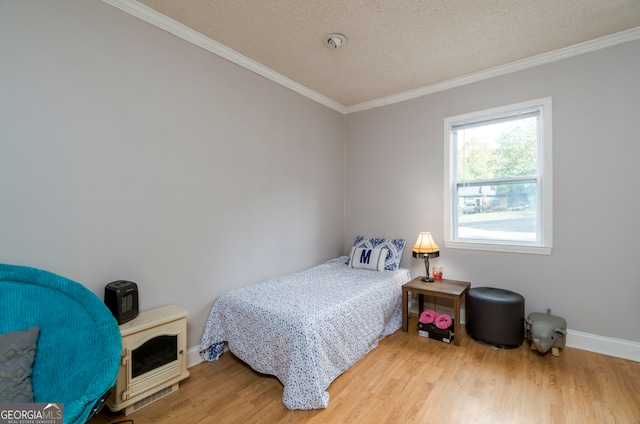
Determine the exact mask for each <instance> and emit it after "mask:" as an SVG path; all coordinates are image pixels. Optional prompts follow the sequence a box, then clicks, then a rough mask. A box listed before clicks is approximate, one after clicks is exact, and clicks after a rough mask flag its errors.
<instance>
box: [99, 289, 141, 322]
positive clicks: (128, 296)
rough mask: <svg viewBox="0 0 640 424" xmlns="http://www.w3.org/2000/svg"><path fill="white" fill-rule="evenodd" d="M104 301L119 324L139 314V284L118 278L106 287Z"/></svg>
mask: <svg viewBox="0 0 640 424" xmlns="http://www.w3.org/2000/svg"><path fill="white" fill-rule="evenodd" d="M104 303H105V305H107V307H108V308H109V310H110V311H111V313H112V314H113V316H114V317H115V319H116V321H118V325H121V324H124V323H125V322H128V321H131V320H132V319H134V318H135V317H137V316H138V285H137V284H136V283H134V282H133V281H125V280H118V281H114V282H112V283H109V284H107V285H106V286H105V288H104Z"/></svg>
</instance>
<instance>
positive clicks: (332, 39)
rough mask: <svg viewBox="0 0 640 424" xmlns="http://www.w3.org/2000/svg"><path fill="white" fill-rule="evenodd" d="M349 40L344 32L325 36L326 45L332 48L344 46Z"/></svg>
mask: <svg viewBox="0 0 640 424" xmlns="http://www.w3.org/2000/svg"><path fill="white" fill-rule="evenodd" d="M346 42H347V37H345V36H344V35H342V34H329V35H327V36H326V37H324V45H325V46H327V47H329V48H330V49H337V48H339V47H342V46H343V45H344V44H345V43H346Z"/></svg>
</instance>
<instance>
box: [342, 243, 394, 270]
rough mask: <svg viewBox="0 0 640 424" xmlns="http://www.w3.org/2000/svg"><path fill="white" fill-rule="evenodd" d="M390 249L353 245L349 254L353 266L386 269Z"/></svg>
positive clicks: (350, 264)
mask: <svg viewBox="0 0 640 424" xmlns="http://www.w3.org/2000/svg"><path fill="white" fill-rule="evenodd" d="M388 253H389V249H369V248H367V247H352V248H351V255H350V256H349V266H350V267H351V268H362V269H370V270H372V271H384V265H385V262H386V260H387V254H388Z"/></svg>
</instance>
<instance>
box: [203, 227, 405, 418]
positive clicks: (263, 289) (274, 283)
mask: <svg viewBox="0 0 640 424" xmlns="http://www.w3.org/2000/svg"><path fill="white" fill-rule="evenodd" d="M357 240H358V239H356V241H357ZM354 250H356V248H355V247H354V249H352V255H353V253H354ZM401 252H402V249H400V252H399V255H398V258H397V262H399V256H400V255H401ZM374 253H375V252H374ZM383 253H384V252H383ZM387 253H388V252H387ZM395 253H396V254H397V253H398V252H395ZM354 262H356V261H354V260H351V259H350V256H343V257H339V258H336V259H332V260H330V261H328V262H326V263H324V264H322V265H318V266H315V267H313V268H309V269H307V270H304V271H301V272H298V273H295V274H291V275H288V276H284V277H278V278H274V279H271V280H268V281H264V282H262V283H258V284H255V285H252V286H249V287H244V288H240V289H236V290H233V291H230V292H228V293H225V294H223V295H222V296H220V297H219V298H218V299H217V300H216V302H215V303H214V305H213V307H212V309H211V312H210V314H209V318H208V320H207V324H206V327H205V331H204V334H203V337H202V342H201V346H200V349H201V350H200V354H201V356H202V357H203V359H205V360H208V361H212V360H216V359H218V358H219V357H220V355H221V354H222V353H223V348H224V343H225V342H227V344H228V347H229V350H230V351H231V352H232V353H233V354H234V355H235V356H236V357H238V358H239V359H241V360H242V361H244V362H245V363H247V364H248V365H249V366H251V367H252V368H253V369H254V370H256V371H258V372H260V373H263V374H269V375H274V376H276V377H277V378H278V379H279V380H280V382H281V383H282V384H283V386H284V391H283V397H282V401H283V403H284V405H285V406H286V407H287V408H289V409H318V408H326V407H327V405H328V403H329V393H328V392H327V389H328V387H329V385H330V384H331V382H332V381H333V380H334V379H336V378H337V377H338V376H339V375H340V374H342V373H343V372H345V371H346V370H347V369H349V368H350V367H351V366H352V365H353V364H355V363H356V362H357V361H358V360H359V359H361V358H362V357H363V356H364V355H365V354H366V353H367V352H369V351H370V350H372V349H373V348H375V347H376V346H377V344H378V342H379V341H380V340H381V339H383V338H384V337H385V336H387V335H389V334H391V333H393V332H395V331H397V330H398V329H399V328H400V327H401V325H402V305H401V300H402V299H401V298H402V285H403V284H404V283H406V282H408V281H410V280H411V275H410V272H409V270H407V269H402V268H396V269H393V270H381V271H374V270H370V269H361V268H356V267H353V265H354Z"/></svg>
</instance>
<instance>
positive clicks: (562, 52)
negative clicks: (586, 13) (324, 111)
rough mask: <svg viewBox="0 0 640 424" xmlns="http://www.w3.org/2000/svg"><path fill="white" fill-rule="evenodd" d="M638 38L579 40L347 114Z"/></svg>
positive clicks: (632, 33)
mask: <svg viewBox="0 0 640 424" xmlns="http://www.w3.org/2000/svg"><path fill="white" fill-rule="evenodd" d="M638 39H640V27H638V28H633V29H630V30H626V31H622V32H618V33H616V34H612V35H607V36H604V37H601V38H596V39H594V40H590V41H585V42H583V43H579V44H575V45H573V46H569V47H565V48H563V49H558V50H554V51H552V52H548V53H543V54H539V55H536V56H531V57H529V58H526V59H522V60H518V61H516V62H511V63H508V64H506V65H501V66H496V67H494V68H490V69H485V70H482V71H479V72H475V73H472V74H468V75H464V76H462V77H459V78H453V79H450V80H447V81H443V82H440V83H436V84H431V85H428V86H425V87H422V88H418V89H415V90H409V91H405V92H403V93H399V94H394V95H391V96H388V97H382V98H379V99H376V100H372V101H369V102H363V103H359V104H357V105H353V106H348V107H347V113H353V112H359V111H362V110H367V109H372V108H375V107H380V106H386V105H390V104H393V103H399V102H403V101H405V100H410V99H415V98H416V97H422V96H426V95H427V94H433V93H436V92H439V91H444V90H449V89H451V88H455V87H460V86H463V85H467V84H471V83H473V82H478V81H482V80H486V79H489V78H493V77H497V76H500V75H505V74H509V73H512V72H517V71H522V70H524V69H529V68H533V67H535V66H539V65H544V64H546V63H551V62H555V61H558V60H562V59H567V58H569V57H572V56H577V55H580V54H583V53H589V52H592V51H595V50H600V49H604V48H605V47H611V46H615V45H617V44H622V43H626V42H628V41H633V40H638Z"/></svg>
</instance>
